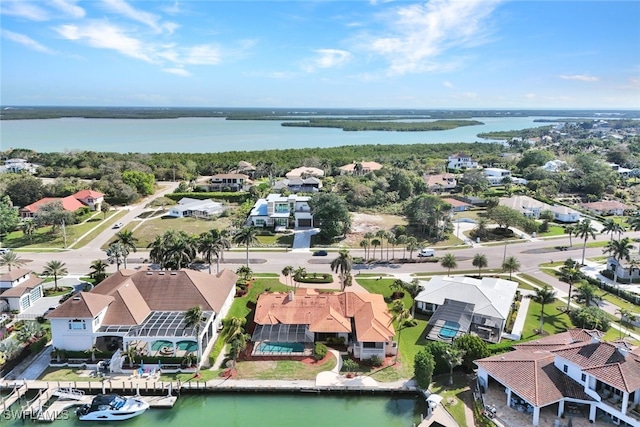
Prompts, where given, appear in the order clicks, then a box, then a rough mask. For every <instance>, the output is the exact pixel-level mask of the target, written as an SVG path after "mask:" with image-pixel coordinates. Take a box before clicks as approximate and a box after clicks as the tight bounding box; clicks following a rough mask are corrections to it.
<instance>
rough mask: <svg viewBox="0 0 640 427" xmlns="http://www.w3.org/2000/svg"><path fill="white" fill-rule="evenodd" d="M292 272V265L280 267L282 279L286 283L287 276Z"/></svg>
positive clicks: (287, 280)
mask: <svg viewBox="0 0 640 427" xmlns="http://www.w3.org/2000/svg"><path fill="white" fill-rule="evenodd" d="M292 273H293V266H292V265H287V266H286V267H285V268H283V269H282V275H283V276H284V280H285V283H286V284H287V285H288V284H289V276H291V274H292Z"/></svg>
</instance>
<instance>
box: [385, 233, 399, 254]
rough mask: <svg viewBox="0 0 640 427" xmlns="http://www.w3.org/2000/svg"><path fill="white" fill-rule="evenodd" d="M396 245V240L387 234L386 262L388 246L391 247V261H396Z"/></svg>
mask: <svg viewBox="0 0 640 427" xmlns="http://www.w3.org/2000/svg"><path fill="white" fill-rule="evenodd" d="M397 244H398V238H397V237H396V236H395V235H394V234H393V233H389V235H388V236H387V260H388V259H389V245H391V259H396V245H397Z"/></svg>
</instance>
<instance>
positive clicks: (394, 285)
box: [389, 279, 404, 294]
mask: <svg viewBox="0 0 640 427" xmlns="http://www.w3.org/2000/svg"><path fill="white" fill-rule="evenodd" d="M389 289H391V292H393V294H395V293H396V292H398V293H399V292H400V291H401V290H402V289H404V282H403V281H402V280H400V279H396V280H394V281H393V282H391V284H390V285H389Z"/></svg>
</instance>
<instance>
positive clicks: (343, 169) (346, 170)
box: [338, 161, 382, 175]
mask: <svg viewBox="0 0 640 427" xmlns="http://www.w3.org/2000/svg"><path fill="white" fill-rule="evenodd" d="M338 169H340V175H366V174H368V173H369V172H375V171H379V170H380V169H382V165H381V164H380V163H378V162H356V161H353V162H351V163H349V164H348V165H344V166H340V167H339V168H338Z"/></svg>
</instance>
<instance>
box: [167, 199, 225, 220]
mask: <svg viewBox="0 0 640 427" xmlns="http://www.w3.org/2000/svg"><path fill="white" fill-rule="evenodd" d="M222 212H224V206H222V203H220V202H214V201H213V200H211V199H206V200H200V199H192V198H189V197H183V198H182V199H180V200H179V201H178V204H177V205H173V206H171V207H170V208H169V212H168V213H167V215H168V216H172V217H174V218H184V217H194V218H211V217H212V216H214V215H220V214H221V213H222Z"/></svg>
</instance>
